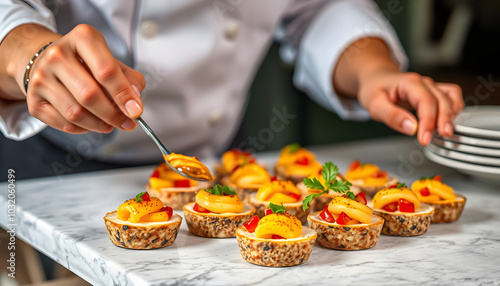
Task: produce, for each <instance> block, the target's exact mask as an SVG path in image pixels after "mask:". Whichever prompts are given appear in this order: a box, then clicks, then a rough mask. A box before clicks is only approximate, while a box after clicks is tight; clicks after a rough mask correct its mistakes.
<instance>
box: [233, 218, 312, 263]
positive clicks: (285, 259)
mask: <svg viewBox="0 0 500 286" xmlns="http://www.w3.org/2000/svg"><path fill="white" fill-rule="evenodd" d="M304 234H306V235H304ZM316 237H317V234H316V232H315V231H314V230H312V229H310V228H308V227H303V228H302V236H301V237H300V238H295V239H263V238H256V237H255V236H254V235H253V236H252V234H250V233H249V232H248V231H247V230H246V229H245V227H239V228H238V229H237V230H236V240H237V241H238V246H239V248H240V253H241V257H243V259H244V260H245V261H247V262H249V263H252V264H257V265H262V266H269V267H285V266H293V265H298V264H302V263H305V262H306V261H307V260H308V259H309V256H310V255H311V251H312V248H313V246H314V242H315V241H316Z"/></svg>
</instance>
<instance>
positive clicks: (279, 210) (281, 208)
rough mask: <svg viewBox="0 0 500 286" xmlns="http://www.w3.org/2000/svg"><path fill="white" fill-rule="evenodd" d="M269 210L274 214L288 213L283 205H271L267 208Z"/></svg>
mask: <svg viewBox="0 0 500 286" xmlns="http://www.w3.org/2000/svg"><path fill="white" fill-rule="evenodd" d="M267 208H268V209H270V210H272V211H273V213H275V214H279V213H284V212H285V211H286V208H285V207H284V206H283V205H281V206H280V205H275V204H273V203H269V205H268V206H267Z"/></svg>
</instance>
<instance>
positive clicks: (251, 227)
mask: <svg viewBox="0 0 500 286" xmlns="http://www.w3.org/2000/svg"><path fill="white" fill-rule="evenodd" d="M258 224H259V216H258V215H254V216H252V217H251V218H250V219H249V220H248V221H247V222H245V223H243V226H244V227H245V228H246V229H247V230H248V232H254V231H255V228H257V225H258Z"/></svg>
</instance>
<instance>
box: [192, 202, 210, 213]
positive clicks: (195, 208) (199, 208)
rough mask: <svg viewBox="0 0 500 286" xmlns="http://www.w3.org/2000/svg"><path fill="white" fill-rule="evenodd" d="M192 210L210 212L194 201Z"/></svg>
mask: <svg viewBox="0 0 500 286" xmlns="http://www.w3.org/2000/svg"><path fill="white" fill-rule="evenodd" d="M193 210H194V211H195V212H199V213H209V212H210V211H209V210H207V209H205V208H202V207H200V205H198V204H197V203H194V206H193Z"/></svg>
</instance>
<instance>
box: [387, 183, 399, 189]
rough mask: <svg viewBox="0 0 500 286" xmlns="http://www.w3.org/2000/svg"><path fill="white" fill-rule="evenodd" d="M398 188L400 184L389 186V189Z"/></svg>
mask: <svg viewBox="0 0 500 286" xmlns="http://www.w3.org/2000/svg"><path fill="white" fill-rule="evenodd" d="M397 188H398V184H394V185H390V186H389V189H397Z"/></svg>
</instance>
